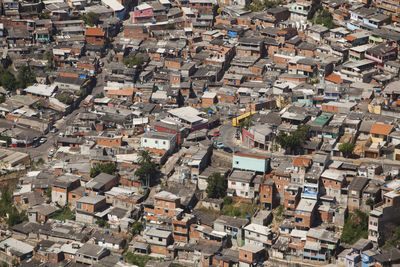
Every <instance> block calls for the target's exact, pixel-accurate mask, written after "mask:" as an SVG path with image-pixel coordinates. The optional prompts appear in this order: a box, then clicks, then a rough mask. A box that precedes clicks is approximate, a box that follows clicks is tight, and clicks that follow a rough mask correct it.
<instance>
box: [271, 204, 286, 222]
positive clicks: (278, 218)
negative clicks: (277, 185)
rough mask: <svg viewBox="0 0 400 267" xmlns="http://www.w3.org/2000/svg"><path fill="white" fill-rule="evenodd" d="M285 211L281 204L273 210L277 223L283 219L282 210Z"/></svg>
mask: <svg viewBox="0 0 400 267" xmlns="http://www.w3.org/2000/svg"><path fill="white" fill-rule="evenodd" d="M284 211H285V207H284V206H283V205H279V207H278V208H277V209H276V210H275V211H274V212H275V214H274V220H275V221H276V222H277V223H280V222H281V221H282V220H283V212H284Z"/></svg>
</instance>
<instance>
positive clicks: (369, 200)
mask: <svg viewBox="0 0 400 267" xmlns="http://www.w3.org/2000/svg"><path fill="white" fill-rule="evenodd" d="M365 204H367V205H368V206H369V207H370V208H371V210H372V209H373V208H374V205H375V201H374V200H373V199H372V198H368V199H367V201H366V202H365Z"/></svg>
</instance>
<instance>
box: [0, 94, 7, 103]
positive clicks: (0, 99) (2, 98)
mask: <svg viewBox="0 0 400 267" xmlns="http://www.w3.org/2000/svg"><path fill="white" fill-rule="evenodd" d="M4 102H6V96H5V95H0V104H1V103H4Z"/></svg>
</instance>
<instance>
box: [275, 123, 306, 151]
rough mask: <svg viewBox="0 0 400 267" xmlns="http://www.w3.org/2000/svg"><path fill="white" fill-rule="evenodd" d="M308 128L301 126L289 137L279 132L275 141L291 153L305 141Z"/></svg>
mask: <svg viewBox="0 0 400 267" xmlns="http://www.w3.org/2000/svg"><path fill="white" fill-rule="evenodd" d="M309 128H310V126H308V125H301V126H299V127H298V128H297V130H296V131H294V132H293V133H291V134H290V135H288V134H286V133H284V132H280V133H279V134H278V136H276V137H275V140H276V142H277V143H278V144H279V145H280V146H281V147H282V148H284V149H285V150H289V151H290V152H293V151H294V150H296V149H297V148H299V147H301V145H302V144H303V143H304V141H306V138H307V135H308V130H309Z"/></svg>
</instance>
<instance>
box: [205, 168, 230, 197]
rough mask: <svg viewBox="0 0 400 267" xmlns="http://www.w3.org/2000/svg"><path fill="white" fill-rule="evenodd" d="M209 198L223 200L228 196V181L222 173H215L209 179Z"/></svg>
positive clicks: (207, 191) (207, 190)
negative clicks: (222, 198)
mask: <svg viewBox="0 0 400 267" xmlns="http://www.w3.org/2000/svg"><path fill="white" fill-rule="evenodd" d="M207 184H208V185H207V189H206V193H207V196H208V197H210V198H221V197H224V196H225V195H226V189H227V188H228V181H227V179H226V177H225V176H223V175H221V174H220V173H213V174H211V175H210V176H209V177H208V178H207Z"/></svg>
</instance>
